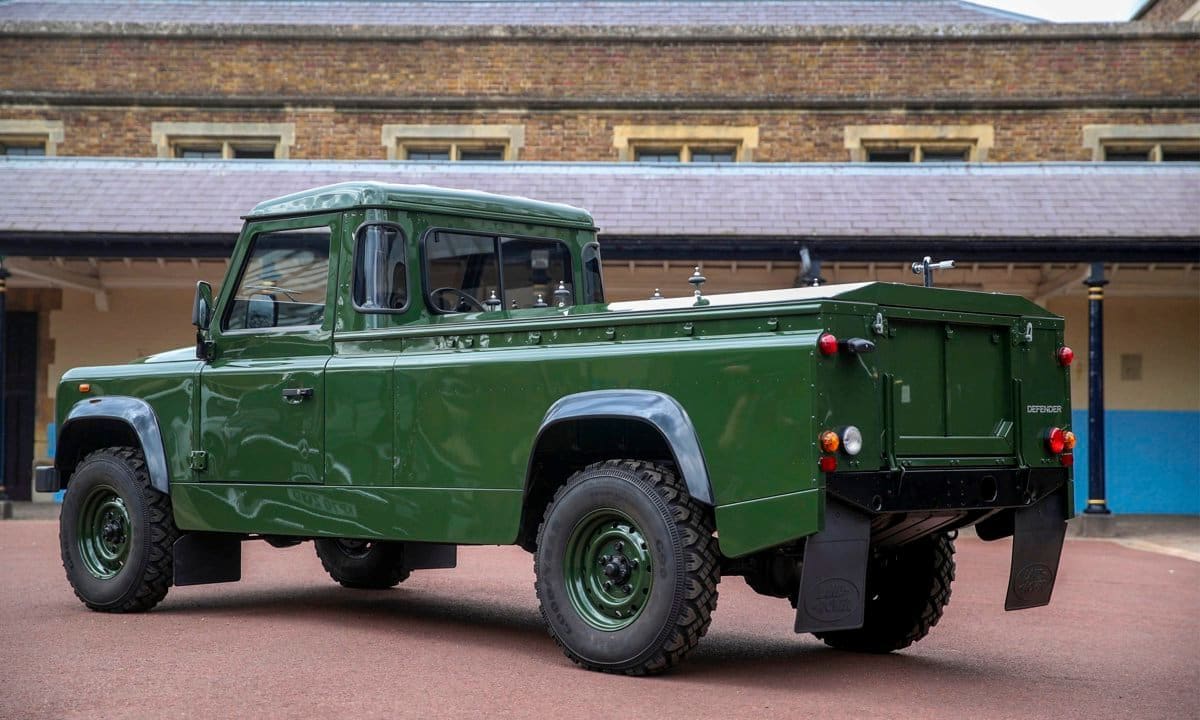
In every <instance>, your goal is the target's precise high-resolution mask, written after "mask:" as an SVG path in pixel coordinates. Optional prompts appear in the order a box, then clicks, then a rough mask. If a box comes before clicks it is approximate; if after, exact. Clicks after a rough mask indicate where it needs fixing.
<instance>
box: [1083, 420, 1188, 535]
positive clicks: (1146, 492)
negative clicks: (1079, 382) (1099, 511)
mask: <svg viewBox="0 0 1200 720" xmlns="http://www.w3.org/2000/svg"><path fill="white" fill-rule="evenodd" d="M1071 418H1072V422H1073V423H1074V425H1073V427H1072V429H1073V430H1074V431H1075V434H1076V436H1078V438H1079V444H1078V445H1077V446H1076V448H1075V505H1076V508H1077V509H1078V510H1080V511H1082V510H1083V509H1084V507H1086V506H1087V496H1088V451H1087V447H1088V442H1087V434H1088V430H1087V410H1075V411H1074V412H1072V414H1071ZM1104 423H1105V427H1104V446H1105V447H1104V449H1105V454H1106V455H1107V457H1106V462H1105V470H1106V472H1105V486H1106V492H1107V495H1108V498H1107V499H1108V507H1109V509H1111V510H1112V511H1113V512H1114V513H1118V514H1120V513H1172V514H1176V513H1178V514H1189V515H1195V514H1200V412H1193V411H1178V410H1109V411H1107V412H1106V413H1105V414H1104Z"/></svg>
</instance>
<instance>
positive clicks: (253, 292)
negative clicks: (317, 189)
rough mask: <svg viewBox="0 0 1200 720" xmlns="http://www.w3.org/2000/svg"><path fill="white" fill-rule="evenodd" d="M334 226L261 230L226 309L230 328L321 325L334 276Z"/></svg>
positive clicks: (226, 325) (226, 324)
mask: <svg viewBox="0 0 1200 720" xmlns="http://www.w3.org/2000/svg"><path fill="white" fill-rule="evenodd" d="M329 235H330V233H329V228H309V229H304V230H284V231H280V232H272V233H262V234H260V235H257V236H256V237H255V238H254V240H253V242H252V243H251V245H250V253H249V255H248V256H247V258H246V263H245V265H244V266H243V268H242V272H241V277H240V279H239V280H238V285H237V290H236V291H234V293H233V300H232V301H231V302H230V304H229V310H228V311H227V312H226V313H225V324H224V328H225V329H226V330H247V329H257V328H272V327H297V326H306V325H320V324H321V319H322V318H323V317H324V316H325V285H326V282H327V281H328V279H329V278H328V276H329Z"/></svg>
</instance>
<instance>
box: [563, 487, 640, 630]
mask: <svg viewBox="0 0 1200 720" xmlns="http://www.w3.org/2000/svg"><path fill="white" fill-rule="evenodd" d="M565 562H566V567H565V573H564V575H565V577H566V581H567V597H568V598H570V600H571V606H572V607H574V608H575V611H576V612H577V613H579V616H580V617H582V618H583V619H584V621H585V622H587V624H589V625H591V626H592V627H594V628H596V629H597V630H606V631H613V630H620V629H621V628H624V627H627V626H629V625H630V624H631V623H633V621H634V620H636V619H637V617H638V616H639V615H640V614H641V612H642V608H644V607H645V605H646V602H647V601H648V600H649V599H650V588H651V586H652V585H653V584H654V573H653V572H652V568H651V559H650V549H649V546H648V544H647V542H646V540H645V538H644V537H643V536H642V532H641V530H639V529H638V527H637V526H636V525H634V523H633V520H631V519H630V518H629V516H628V515H626V514H625V513H623V512H621V511H619V510H613V509H603V510H596V511H594V512H592V513H590V514H588V515H587V516H586V517H584V518H583V519H582V520H580V521H579V523H578V524H576V525H575V529H574V530H572V531H571V535H570V537H569V538H568V539H567V552H566V561H565Z"/></svg>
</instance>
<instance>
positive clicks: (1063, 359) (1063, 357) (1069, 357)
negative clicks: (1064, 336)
mask: <svg viewBox="0 0 1200 720" xmlns="http://www.w3.org/2000/svg"><path fill="white" fill-rule="evenodd" d="M1055 355H1057V356H1058V364H1059V365H1062V366H1063V367H1069V366H1070V365H1071V363H1073V362H1075V351H1074V350H1072V349H1071V348H1069V347H1067V346H1066V345H1063V346H1062V347H1060V348H1059V349H1058V352H1057V353H1055Z"/></svg>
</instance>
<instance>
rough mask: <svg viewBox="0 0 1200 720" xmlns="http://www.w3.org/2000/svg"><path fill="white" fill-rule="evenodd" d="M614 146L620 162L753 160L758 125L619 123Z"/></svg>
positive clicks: (614, 137) (614, 132)
mask: <svg viewBox="0 0 1200 720" xmlns="http://www.w3.org/2000/svg"><path fill="white" fill-rule="evenodd" d="M613 147H614V148H616V150H617V159H618V160H620V161H621V162H644V163H712V162H750V161H751V160H753V157H754V150H755V149H756V148H757V147H758V127H757V126H740V127H739V126H732V127H731V126H718V125H617V126H615V127H614V128H613Z"/></svg>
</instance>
